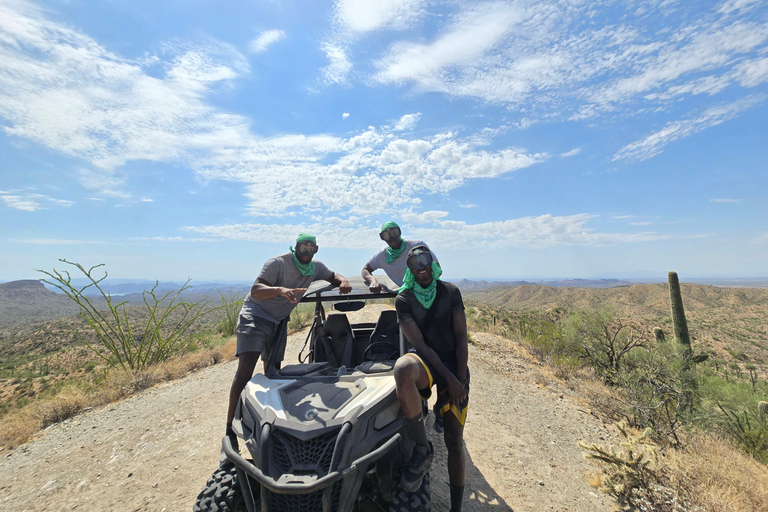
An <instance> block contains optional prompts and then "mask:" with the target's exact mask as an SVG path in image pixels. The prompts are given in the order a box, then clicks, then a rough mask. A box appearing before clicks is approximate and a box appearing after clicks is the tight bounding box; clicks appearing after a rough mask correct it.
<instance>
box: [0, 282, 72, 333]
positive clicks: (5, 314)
mask: <svg viewBox="0 0 768 512" xmlns="http://www.w3.org/2000/svg"><path fill="white" fill-rule="evenodd" d="M75 313H77V306H76V305H75V304H74V303H73V302H72V301H71V300H70V299H69V298H67V296H66V295H63V294H61V293H54V292H52V291H51V290H49V289H47V288H46V287H45V286H43V283H42V282H40V281H38V280H35V279H25V280H22V281H11V282H10V283H2V284H0V328H3V327H9V326H13V325H20V324H25V323H29V322H34V321H36V320H43V318H42V317H45V318H44V319H45V320H52V319H54V318H61V317H63V316H68V315H73V314H75Z"/></svg>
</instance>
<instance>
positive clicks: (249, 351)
mask: <svg viewBox="0 0 768 512" xmlns="http://www.w3.org/2000/svg"><path fill="white" fill-rule="evenodd" d="M316 252H317V242H316V240H315V237H314V236H312V235H307V234H305V233H302V234H300V235H299V237H298V238H297V239H296V248H295V250H294V248H293V247H292V248H291V252H289V253H286V254H283V255H281V256H277V257H275V258H271V259H270V260H269V261H267V262H266V263H265V264H264V266H263V267H262V269H261V272H259V275H258V277H257V278H256V281H255V282H254V283H253V286H252V287H251V292H250V293H249V294H248V296H247V297H246V298H245V301H244V302H243V307H242V309H241V310H240V318H239V320H238V323H237V328H236V329H235V332H236V333H237V350H236V352H235V355H237V357H238V364H237V373H235V378H234V380H233V381H232V387H231V388H230V391H229V408H228V409H227V436H229V438H230V441H231V442H232V447H233V448H234V449H235V450H237V436H236V435H235V434H234V432H233V431H232V420H233V419H234V417H235V409H236V408H237V401H238V399H239V398H240V393H242V391H243V389H244V388H245V385H246V384H248V381H249V380H251V377H253V370H254V369H255V368H256V363H257V362H258V360H259V356H260V355H262V354H263V356H262V359H263V361H264V371H265V373H266V365H267V361H268V360H269V356H270V353H271V351H272V347H273V346H275V345H278V346H280V347H281V348H280V353H279V354H276V356H277V357H276V363H275V366H277V367H278V368H279V367H280V361H282V360H283V356H284V355H285V343H278V342H280V341H282V340H276V339H275V337H276V335H277V334H278V331H279V330H280V329H279V326H280V322H282V321H283V320H284V319H286V318H288V316H289V315H290V314H291V311H293V309H294V308H295V307H296V304H297V303H298V301H299V300H300V299H301V297H302V296H303V295H304V292H306V291H307V287H308V286H309V285H310V283H312V282H313V281H318V280H321V279H322V280H325V281H328V282H330V283H331V284H334V285H336V286H338V287H339V293H349V292H350V291H352V286H350V284H349V281H347V279H346V278H345V277H344V276H342V275H341V274H337V273H336V272H333V271H332V270H329V269H328V267H326V266H325V265H324V264H323V263H321V262H319V261H312V257H313V256H314V255H315V253H316ZM283 336H285V331H283ZM284 339H285V338H283V340H284Z"/></svg>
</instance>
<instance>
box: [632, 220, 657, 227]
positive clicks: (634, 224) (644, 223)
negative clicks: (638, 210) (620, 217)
mask: <svg viewBox="0 0 768 512" xmlns="http://www.w3.org/2000/svg"><path fill="white" fill-rule="evenodd" d="M629 224H630V225H631V226H650V225H651V224H652V223H651V222H648V221H642V222H630V223H629Z"/></svg>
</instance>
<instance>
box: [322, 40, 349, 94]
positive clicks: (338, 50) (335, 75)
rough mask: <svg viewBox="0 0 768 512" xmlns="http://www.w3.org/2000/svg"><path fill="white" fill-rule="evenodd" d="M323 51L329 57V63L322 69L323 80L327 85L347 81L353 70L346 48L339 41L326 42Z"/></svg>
mask: <svg viewBox="0 0 768 512" xmlns="http://www.w3.org/2000/svg"><path fill="white" fill-rule="evenodd" d="M323 51H325V56H326V57H327V58H328V65H327V66H325V67H324V68H323V69H322V70H321V73H322V76H323V82H324V83H325V84H326V85H328V84H343V83H344V82H346V81H347V77H348V76H349V72H350V71H351V70H352V62H351V61H350V60H349V57H348V56H347V50H346V48H345V47H344V46H342V45H341V44H339V43H326V44H325V46H324V47H323Z"/></svg>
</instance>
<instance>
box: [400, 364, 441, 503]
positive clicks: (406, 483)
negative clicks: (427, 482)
mask: <svg viewBox="0 0 768 512" xmlns="http://www.w3.org/2000/svg"><path fill="white" fill-rule="evenodd" d="M395 386H396V389H397V398H398V400H399V402H400V409H401V410H402V411H403V416H405V424H404V425H403V430H404V433H405V435H407V436H408V437H409V438H410V439H411V440H413V441H414V442H415V443H416V447H415V448H414V449H413V454H412V455H411V460H410V461H409V462H408V470H407V471H406V472H405V473H404V474H403V477H402V478H401V479H400V485H401V486H402V487H403V488H404V489H406V490H407V491H409V492H414V491H416V490H417V489H418V488H419V487H420V486H421V481H422V479H423V478H424V475H425V474H426V473H427V471H429V467H430V465H431V464H432V457H433V455H434V454H433V451H432V447H431V446H430V444H429V440H428V439H427V431H426V430H425V429H424V423H423V422H422V421H421V420H422V418H423V413H422V411H421V395H420V394H419V389H428V388H429V375H428V374H427V370H426V369H425V368H424V366H423V365H422V363H421V361H419V359H418V358H417V357H415V356H411V355H404V356H402V357H400V359H398V360H397V362H396V363H395Z"/></svg>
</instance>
